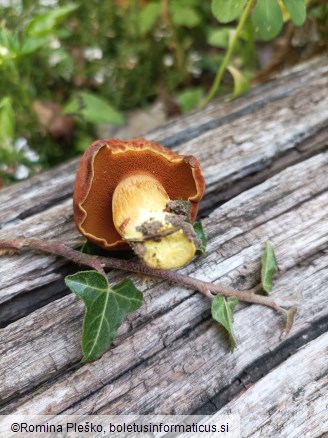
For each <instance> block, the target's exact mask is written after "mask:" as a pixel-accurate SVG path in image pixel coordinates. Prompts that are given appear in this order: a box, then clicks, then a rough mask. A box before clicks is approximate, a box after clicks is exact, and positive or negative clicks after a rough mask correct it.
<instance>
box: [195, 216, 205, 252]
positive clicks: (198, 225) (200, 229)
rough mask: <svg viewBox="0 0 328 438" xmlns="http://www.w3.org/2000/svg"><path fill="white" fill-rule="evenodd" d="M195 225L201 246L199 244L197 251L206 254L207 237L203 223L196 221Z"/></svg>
mask: <svg viewBox="0 0 328 438" xmlns="http://www.w3.org/2000/svg"><path fill="white" fill-rule="evenodd" d="M193 226H194V230H195V233H196V236H197V239H198V240H199V241H200V244H199V246H197V251H198V252H200V253H201V254H202V255H204V254H205V252H206V246H207V239H206V236H205V233H204V229H203V225H202V223H201V222H200V221H196V222H195V223H194V225H193Z"/></svg>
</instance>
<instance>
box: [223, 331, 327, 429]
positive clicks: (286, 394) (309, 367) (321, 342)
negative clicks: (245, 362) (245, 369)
mask: <svg viewBox="0 0 328 438" xmlns="http://www.w3.org/2000/svg"><path fill="white" fill-rule="evenodd" d="M327 352H328V334H327V333H325V334H323V335H322V336H319V337H318V338H317V339H315V340H314V341H312V342H309V343H308V344H307V345H306V346H304V347H303V348H301V349H300V350H299V351H298V352H297V353H295V354H294V355H293V356H292V357H290V358H288V359H287V360H286V361H285V362H284V363H282V364H281V365H280V366H279V367H277V368H275V369H274V370H272V371H271V372H270V373H268V374H267V375H266V376H264V377H263V378H262V379H260V380H259V381H258V382H257V383H256V384H255V385H253V386H252V387H250V388H248V389H247V390H246V391H245V392H244V393H243V394H242V395H240V396H239V397H238V398H237V399H236V400H234V401H232V402H230V403H228V404H227V405H226V406H225V407H224V408H223V409H221V410H219V411H218V412H217V415H221V414H222V415H224V414H228V413H232V412H233V413H234V414H240V417H241V430H242V431H243V433H242V436H243V437H244V438H247V437H249V438H260V437H263V436H265V437H268V438H276V437H277V436H281V437H288V438H299V437H301V436H304V437H311V438H319V437H324V436H326V435H325V434H326V433H328V415H327V400H328V399H327V386H328V362H327ZM273 382H274V384H273Z"/></svg>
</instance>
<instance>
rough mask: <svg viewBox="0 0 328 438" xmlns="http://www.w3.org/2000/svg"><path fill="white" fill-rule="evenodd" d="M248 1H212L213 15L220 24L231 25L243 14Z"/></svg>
mask: <svg viewBox="0 0 328 438" xmlns="http://www.w3.org/2000/svg"><path fill="white" fill-rule="evenodd" d="M246 1H247V0H212V13H213V15H214V17H215V18H216V19H217V20H218V21H219V22H220V23H229V22H230V21H233V20H235V19H236V18H238V17H239V16H240V14H241V13H242V11H243V9H244V7H245V5H246Z"/></svg>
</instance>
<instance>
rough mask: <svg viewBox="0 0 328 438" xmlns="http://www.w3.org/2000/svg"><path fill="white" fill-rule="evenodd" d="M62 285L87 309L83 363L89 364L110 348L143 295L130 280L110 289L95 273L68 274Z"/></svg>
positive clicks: (105, 279)
mask: <svg viewBox="0 0 328 438" xmlns="http://www.w3.org/2000/svg"><path fill="white" fill-rule="evenodd" d="M65 283H66V285H67V286H68V287H69V288H70V289H71V291H72V292H74V293H75V294H76V295H77V296H78V297H79V298H81V299H82V300H83V301H84V304H85V306H86V312H85V316H84V322H83V333H82V350H83V359H82V360H83V361H84V362H90V361H92V360H95V359H97V358H98V357H100V356H101V355H102V354H103V353H104V352H105V351H106V350H107V349H108V348H109V346H110V345H111V343H112V342H113V340H114V338H115V336H116V333H117V330H118V328H119V327H120V325H121V324H122V323H123V321H124V320H125V318H126V316H127V314H128V313H130V312H133V311H134V310H137V309H138V308H139V307H140V306H141V305H142V302H143V296H142V293H141V292H140V291H139V290H138V289H137V288H136V287H135V286H134V284H133V283H132V281H131V280H123V281H121V282H120V283H118V284H116V285H115V286H113V287H109V285H108V282H107V278H106V277H105V276H104V275H102V274H100V273H99V272H96V271H84V272H77V273H76V274H73V275H68V276H67V277H66V278H65Z"/></svg>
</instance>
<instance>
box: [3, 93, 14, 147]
mask: <svg viewBox="0 0 328 438" xmlns="http://www.w3.org/2000/svg"><path fill="white" fill-rule="evenodd" d="M14 135H15V113H14V109H13V106H12V99H11V97H9V96H6V97H4V98H3V99H2V100H1V101H0V140H1V146H2V147H4V148H8V147H9V144H10V142H11V141H12V139H13V137H14Z"/></svg>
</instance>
